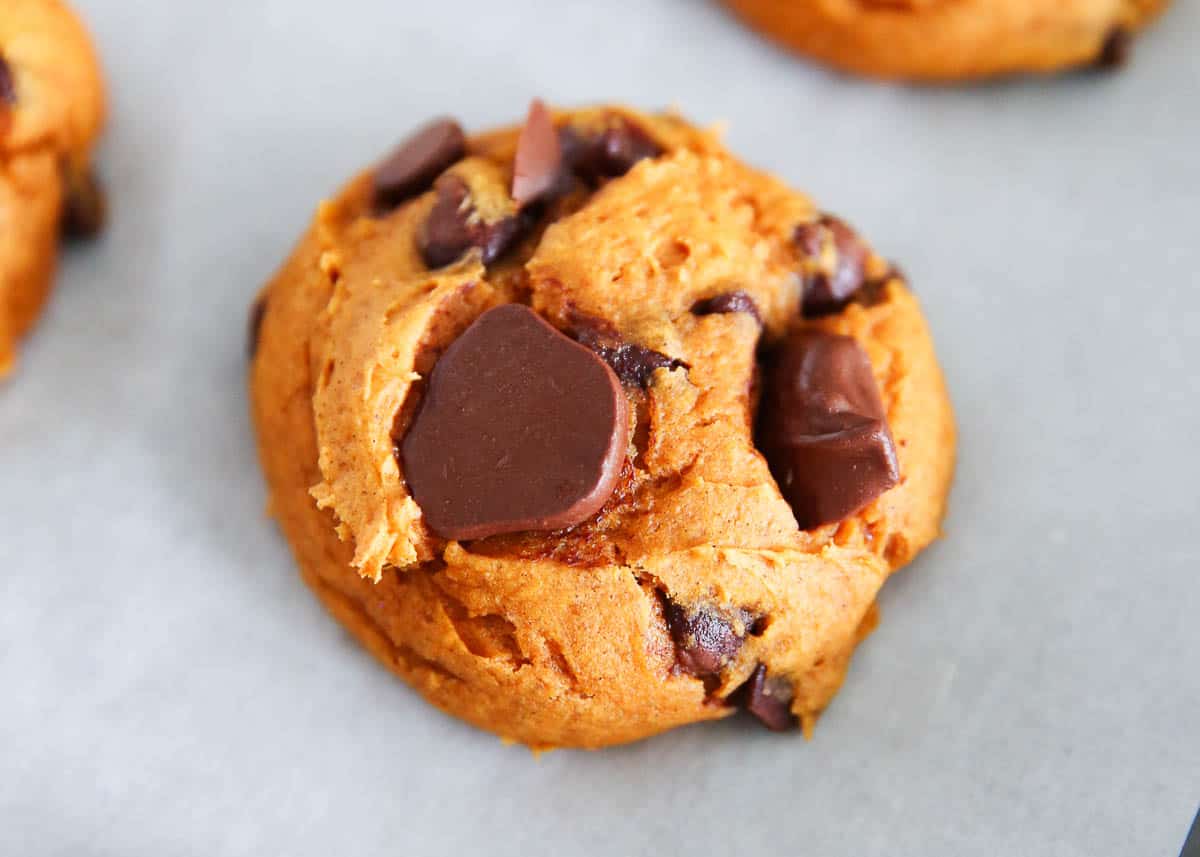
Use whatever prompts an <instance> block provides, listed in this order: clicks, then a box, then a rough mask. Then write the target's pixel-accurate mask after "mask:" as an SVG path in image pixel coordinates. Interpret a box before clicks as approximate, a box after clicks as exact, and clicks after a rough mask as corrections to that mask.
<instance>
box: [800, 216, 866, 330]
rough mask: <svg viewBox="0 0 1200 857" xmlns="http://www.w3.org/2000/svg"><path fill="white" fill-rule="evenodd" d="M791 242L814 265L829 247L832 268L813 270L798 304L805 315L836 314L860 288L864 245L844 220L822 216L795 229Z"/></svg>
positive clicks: (863, 267) (862, 276)
mask: <svg viewBox="0 0 1200 857" xmlns="http://www.w3.org/2000/svg"><path fill="white" fill-rule="evenodd" d="M792 240H793V241H794V242H795V244H796V246H797V247H798V248H800V251H801V252H802V253H804V255H806V256H809V257H811V258H813V259H815V260H817V261H818V262H819V261H820V260H821V258H822V257H823V255H824V251H825V248H826V246H827V245H829V244H832V248H833V253H834V262H833V267H832V269H824V270H818V271H813V272H810V273H809V274H808V276H806V277H805V282H804V299H803V303H802V307H803V311H804V314H805V315H808V316H817V315H827V314H829V313H832V312H837V311H838V310H839V309H841V308H842V307H844V306H845V305H846V304H848V303H849V302H850V301H851V300H852V299H853V298H854V295H855V294H856V293H857V292H858V290H859V289H861V288H862V287H863V282H864V279H865V276H866V272H865V264H866V260H867V245H866V244H865V243H864V242H863V240H862V238H860V237H859V235H858V233H857V232H855V231H854V230H853V229H851V228H850V227H849V226H847V225H846V223H845V222H844V221H842V220H840V219H839V218H837V217H834V216H833V215H830V214H823V215H821V217H820V219H819V220H817V221H816V222H815V223H802V224H800V225H799V226H797V227H796V231H795V233H794V234H793V236H792Z"/></svg>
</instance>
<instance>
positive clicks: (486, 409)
mask: <svg viewBox="0 0 1200 857" xmlns="http://www.w3.org/2000/svg"><path fill="white" fill-rule="evenodd" d="M628 434H629V424H628V402H627V400H626V398H625V392H624V391H623V390H622V389H621V386H620V384H619V383H618V381H617V378H616V376H615V375H613V373H612V371H611V370H610V369H609V368H608V367H607V366H606V365H605V364H604V363H603V362H602V361H601V360H600V359H598V358H597V356H596V355H595V354H593V353H592V352H591V351H589V350H588V349H586V348H584V347H583V346H581V345H579V344H578V343H575V342H572V341H571V340H570V339H568V338H567V337H566V336H563V335H562V334H561V333H559V332H558V331H557V330H555V329H554V328H553V327H551V326H550V325H549V324H547V323H546V322H545V321H543V320H542V319H541V318H540V317H539V316H538V315H537V314H536V313H534V312H533V311H532V310H530V309H528V308H527V307H524V306H520V305H517V304H507V305H505V306H500V307H496V308H495V309H491V310H488V311H487V312H485V313H484V314H483V315H481V316H480V317H479V318H478V319H476V320H475V322H474V324H472V325H471V326H470V327H469V328H467V330H466V331H465V332H464V333H463V334H462V336H460V337H459V338H458V339H457V340H455V341H454V342H453V343H452V344H451V345H450V347H449V348H448V349H446V352H445V353H444V354H443V355H442V356H441V358H440V359H439V360H438V362H437V363H436V364H435V365H434V368H433V372H432V373H431V375H430V378H429V385H428V389H427V390H426V393H425V398H424V400H423V401H422V402H421V405H420V407H419V409H418V411H417V415H416V417H415V419H414V420H413V423H412V427H411V428H410V429H409V431H408V433H407V434H406V435H405V436H404V438H403V440H402V441H401V443H400V463H401V466H402V468H403V471H404V476H405V478H406V479H407V480H408V486H409V489H410V490H411V491H412V495H413V497H414V498H415V499H416V501H417V503H418V504H419V505H420V507H421V510H422V512H423V513H424V515H425V520H426V522H427V523H428V524H429V527H430V528H431V529H432V530H433V531H434V532H436V533H437V534H438V535H440V536H443V537H445V538H448V539H478V538H483V537H485V536H490V535H495V534H497V533H512V532H521V531H525V530H554V529H560V528H563V527H570V526H574V525H575V524H578V523H581V522H582V521H585V520H587V519H588V518H590V517H591V516H592V515H594V514H595V513H596V512H598V511H599V510H600V507H601V506H603V505H604V503H605V501H606V500H607V499H608V498H609V496H610V495H611V494H612V492H613V489H614V488H615V486H616V483H617V478H618V476H619V475H620V472H621V466H622V464H623V463H624V461H625V450H626V447H627V444H628Z"/></svg>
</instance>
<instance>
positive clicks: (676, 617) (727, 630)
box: [662, 594, 744, 678]
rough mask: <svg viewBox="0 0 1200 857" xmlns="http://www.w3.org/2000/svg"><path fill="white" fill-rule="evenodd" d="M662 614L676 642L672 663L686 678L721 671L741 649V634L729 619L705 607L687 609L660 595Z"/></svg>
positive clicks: (714, 673) (710, 674) (711, 674)
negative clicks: (674, 663) (673, 662)
mask: <svg viewBox="0 0 1200 857" xmlns="http://www.w3.org/2000/svg"><path fill="white" fill-rule="evenodd" d="M662 603H663V614H664V615H665V616H666V619H667V628H668V629H669V630H670V631H671V639H673V640H674V641H675V662H676V663H677V664H678V665H679V668H680V669H681V670H683V671H684V672H685V673H687V674H688V675H693V676H696V677H698V678H699V677H704V676H713V675H717V674H719V673H720V672H721V670H722V669H724V668H725V665H726V664H727V663H729V660H730V658H732V657H733V656H734V655H736V654H737V653H738V650H739V649H741V647H742V640H743V638H744V637H743V634H741V633H739V632H738V630H737V629H736V628H735V627H734V622H733V620H732V619H730V618H729V617H728V616H725V615H722V614H721V613H718V612H717V611H715V610H713V609H711V608H708V607H693V608H692V609H690V610H689V609H687V608H685V607H683V606H682V605H679V604H676V603H675V602H674V601H672V600H671V599H670V598H669V597H667V596H666V595H665V594H664V595H663V596H662Z"/></svg>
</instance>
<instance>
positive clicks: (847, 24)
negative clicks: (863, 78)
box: [724, 0, 1167, 81]
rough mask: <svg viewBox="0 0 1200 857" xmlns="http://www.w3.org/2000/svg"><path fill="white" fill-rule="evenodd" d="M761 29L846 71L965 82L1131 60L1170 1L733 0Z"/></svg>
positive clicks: (733, 6) (728, 0) (728, 1)
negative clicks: (1134, 43)
mask: <svg viewBox="0 0 1200 857" xmlns="http://www.w3.org/2000/svg"><path fill="white" fill-rule="evenodd" d="M724 2H725V4H726V5H727V6H729V7H730V8H731V9H733V10H734V11H735V12H736V13H737V14H738V15H740V16H741V17H742V19H743V20H745V21H746V22H747V23H748V24H750V25H751V26H752V27H754V28H755V29H757V30H759V31H760V32H762V33H764V34H765V35H767V36H769V37H771V38H772V39H774V40H776V41H778V42H780V43H782V44H783V45H785V46H786V47H789V48H791V49H792V50H795V51H797V52H799V53H802V54H805V55H807V56H810V57H812V58H814V59H817V60H820V61H822V62H825V63H828V64H829V65H832V66H835V67H837V68H840V69H843V70H845V71H852V72H857V73H859V74H866V75H873V76H875V77H884V78H899V79H910V80H930V81H934V80H965V79H971V78H985V77H995V76H999V75H1006V74H1016V73H1022V72H1052V71H1058V70H1060V69H1067V68H1075V67H1080V66H1088V65H1095V66H1101V67H1111V66H1115V65H1119V64H1120V63H1121V62H1123V61H1124V59H1125V57H1126V55H1127V53H1128V50H1129V44H1130V40H1131V38H1132V36H1133V35H1134V34H1135V33H1136V32H1137V31H1138V30H1140V29H1141V28H1142V27H1143V26H1145V25H1146V24H1147V23H1148V22H1149V21H1150V20H1152V19H1153V18H1154V17H1155V16H1156V15H1157V14H1158V13H1159V12H1160V11H1162V9H1164V8H1165V7H1166V5H1167V0H724Z"/></svg>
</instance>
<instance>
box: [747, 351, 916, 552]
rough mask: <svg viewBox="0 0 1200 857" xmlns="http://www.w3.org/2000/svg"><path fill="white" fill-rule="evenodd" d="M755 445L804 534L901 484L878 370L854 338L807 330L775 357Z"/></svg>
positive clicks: (769, 364)
mask: <svg viewBox="0 0 1200 857" xmlns="http://www.w3.org/2000/svg"><path fill="white" fill-rule="evenodd" d="M755 442H756V444H757V446H758V449H759V450H760V451H761V452H762V454H763V456H764V457H765V458H766V459H767V463H768V464H769V465H770V467H771V473H772V474H773V475H774V477H775V481H776V483H777V484H778V486H779V490H780V492H781V493H782V494H783V496H784V498H785V499H786V500H787V501H788V503H789V504H790V505H791V507H792V512H793V513H794V514H795V516H796V522H797V523H798V524H799V526H800V528H801V529H803V530H809V529H813V528H814V527H817V526H820V525H822V524H827V523H832V522H834V521H840V520H842V519H843V518H845V517H847V516H848V515H851V514H853V513H854V512H857V511H858V510H859V509H861V508H862V507H863V506H865V505H866V504H867V503H870V502H871V501H872V500H874V499H875V498H876V497H878V496H879V495H880V494H882V493H883V492H884V491H887V490H888V489H889V488H891V487H893V486H894V485H895V484H896V483H897V482H898V481H899V478H900V472H899V464H898V462H897V459H896V449H895V446H894V444H893V442H892V435H891V432H890V431H889V430H888V424H887V420H886V418H885V414H884V409H883V403H882V401H881V400H880V396H879V389H878V386H877V385H876V383H875V376H874V374H873V373H872V370H871V363H870V361H869V360H868V358H867V355H866V352H864V351H863V350H862V347H861V346H860V345H859V344H858V343H857V342H856V341H855V340H854V339H852V338H851V337H848V336H838V335H835V334H832V333H826V332H824V331H819V330H800V331H796V332H794V333H792V334H791V335H790V336H789V337H788V338H787V339H786V340H784V341H783V343H781V344H780V345H779V346H778V347H777V348H776V349H775V350H774V351H773V352H772V353H770V354H769V355H768V356H767V360H766V367H765V370H764V374H763V392H762V400H761V404H760V406H759V419H758V430H757V432H756V433H755Z"/></svg>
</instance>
